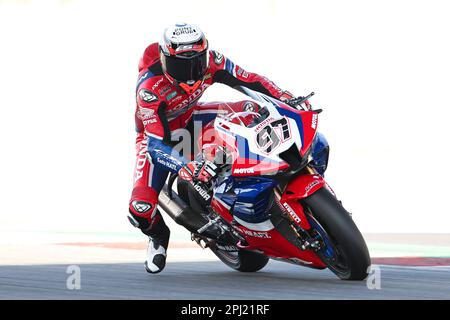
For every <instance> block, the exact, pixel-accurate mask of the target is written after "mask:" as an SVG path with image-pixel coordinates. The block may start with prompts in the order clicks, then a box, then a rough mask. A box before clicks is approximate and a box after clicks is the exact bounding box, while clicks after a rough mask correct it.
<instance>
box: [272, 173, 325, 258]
mask: <svg viewBox="0 0 450 320" xmlns="http://www.w3.org/2000/svg"><path fill="white" fill-rule="evenodd" d="M318 174H319V172H318V171H317V170H316V168H315V166H313V165H308V166H306V167H305V168H304V173H303V175H304V176H316V177H317V175H318ZM320 180H322V179H320ZM313 181H314V180H313ZM322 181H323V180H322ZM323 184H325V185H326V182H325V181H323ZM307 186H308V185H307ZM284 191H286V190H284ZM274 192H275V197H276V199H277V201H278V202H279V203H280V207H282V208H283V209H284V210H283V211H284V213H285V218H286V219H288V220H289V222H290V227H291V228H292V230H293V232H294V233H295V234H296V236H297V238H298V239H299V240H300V242H301V246H300V248H301V249H302V250H313V251H315V252H317V251H319V250H320V249H321V244H320V241H319V239H318V238H317V236H316V235H314V234H312V231H314V230H313V228H312V227H311V225H310V223H309V220H308V218H307V214H308V213H306V212H305V208H304V207H303V206H302V205H301V204H300V203H299V201H298V200H299V198H297V197H293V198H290V197H288V199H286V197H283V195H282V192H281V190H279V189H278V188H275V190H274ZM304 196H307V194H305V195H304Z"/></svg>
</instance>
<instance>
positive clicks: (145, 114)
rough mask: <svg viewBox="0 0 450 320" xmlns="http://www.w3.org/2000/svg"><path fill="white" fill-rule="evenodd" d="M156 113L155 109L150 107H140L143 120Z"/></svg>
mask: <svg viewBox="0 0 450 320" xmlns="http://www.w3.org/2000/svg"><path fill="white" fill-rule="evenodd" d="M154 114H155V110H153V109H149V108H143V107H139V115H140V117H141V120H146V119H149V118H151V117H152V116H153V115H154Z"/></svg>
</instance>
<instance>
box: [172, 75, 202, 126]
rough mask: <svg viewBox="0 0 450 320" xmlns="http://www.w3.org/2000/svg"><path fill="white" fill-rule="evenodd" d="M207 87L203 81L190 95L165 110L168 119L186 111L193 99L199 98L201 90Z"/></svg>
mask: <svg viewBox="0 0 450 320" xmlns="http://www.w3.org/2000/svg"><path fill="white" fill-rule="evenodd" d="M208 87H209V85H208V84H206V83H203V84H202V86H201V87H200V88H198V89H197V90H195V91H194V92H193V93H192V94H191V95H190V96H188V97H187V99H184V100H183V101H181V102H180V103H179V104H177V105H176V106H175V107H173V108H172V109H171V110H169V111H167V116H168V117H169V120H171V119H170V118H173V117H175V116H176V115H178V114H179V113H182V112H184V111H186V110H187V109H188V108H189V107H190V106H191V105H193V104H194V102H195V101H197V100H198V99H200V97H201V96H202V94H203V91H205V90H206V88H208ZM180 97H181V96H180Z"/></svg>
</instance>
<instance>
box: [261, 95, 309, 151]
mask: <svg viewBox="0 0 450 320" xmlns="http://www.w3.org/2000/svg"><path fill="white" fill-rule="evenodd" d="M266 100H268V101H269V102H270V103H271V104H272V105H273V106H274V107H275V108H277V110H278V113H279V114H280V115H282V116H287V117H288V118H292V119H294V120H295V122H296V123H297V127H298V131H299V133H300V139H301V141H302V146H303V141H304V134H303V121H302V117H301V116H300V115H298V114H297V113H295V112H293V111H291V110H288V109H284V108H281V107H280V106H278V104H276V103H275V102H274V101H273V100H272V98H270V97H267V99H266Z"/></svg>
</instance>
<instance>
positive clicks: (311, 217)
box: [302, 188, 370, 280]
mask: <svg viewBox="0 0 450 320" xmlns="http://www.w3.org/2000/svg"><path fill="white" fill-rule="evenodd" d="M302 202H303V204H304V205H305V207H306V209H307V210H305V211H306V213H307V218H308V221H309V222H310V225H311V231H312V232H313V233H315V235H316V237H317V239H318V240H319V242H320V250H318V251H317V255H318V256H319V257H320V258H321V259H322V261H323V262H324V263H325V264H326V265H327V267H328V268H329V269H330V270H331V271H332V272H333V273H335V274H336V275H337V276H338V277H339V278H340V279H342V280H364V279H365V278H366V277H367V272H368V267H369V266H370V255H369V250H368V249H367V246H366V242H365V241H364V238H363V236H362V235H361V232H360V231H359V230H358V228H357V227H356V225H355V223H354V222H353V220H352V218H351V217H350V214H349V213H348V212H347V211H346V210H345V209H344V207H343V206H342V205H341V204H340V202H339V201H338V200H337V199H336V198H335V197H334V196H333V195H332V194H331V193H330V192H329V191H328V190H327V189H325V188H322V189H319V190H318V191H316V192H315V193H313V194H312V195H311V196H309V197H307V198H305V199H303V200H302ZM308 211H309V212H308Z"/></svg>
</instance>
